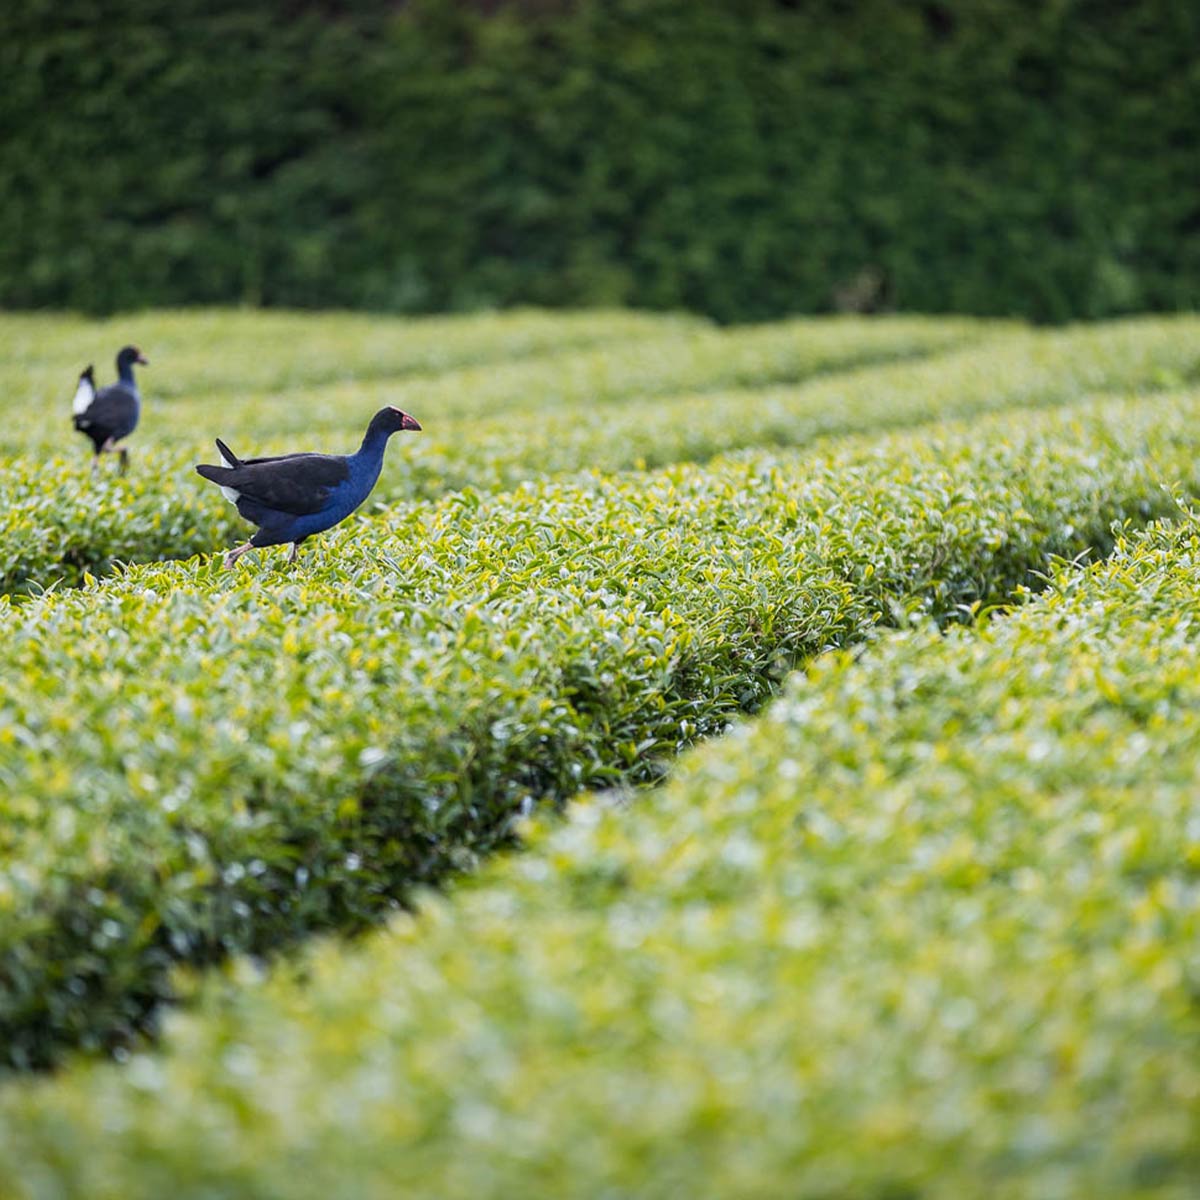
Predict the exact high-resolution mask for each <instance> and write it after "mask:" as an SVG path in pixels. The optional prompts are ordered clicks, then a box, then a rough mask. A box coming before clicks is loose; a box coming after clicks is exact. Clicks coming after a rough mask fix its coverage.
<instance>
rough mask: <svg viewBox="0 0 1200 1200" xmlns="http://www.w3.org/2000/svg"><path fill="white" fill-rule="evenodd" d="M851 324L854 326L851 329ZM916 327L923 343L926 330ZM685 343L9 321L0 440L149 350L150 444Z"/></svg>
mask: <svg viewBox="0 0 1200 1200" xmlns="http://www.w3.org/2000/svg"><path fill="white" fill-rule="evenodd" d="M833 324H834V322H830V323H829V325H830V326H832V325H833ZM901 324H903V322H897V326H898V327H899V326H900V325H901ZM853 325H854V322H850V321H848V322H846V327H847V328H850V327H852V326H853ZM926 325H927V327H928V328H929V330H930V333H929V336H930V337H931V338H934V337H936V336H937V334H936V332H935V331H934V330H933V327H932V324H931V323H929V322H927V323H926ZM909 327H910V328H911V329H913V330H914V331H915V330H916V329H917V328H918V323H917V322H915V321H914V322H913V323H912V324H911V325H910V326H909ZM859 328H860V329H863V328H864V326H863V325H862V324H861V323H860V325H859ZM961 328H963V329H964V330H965V329H966V328H967V323H966V322H963V323H962V324H961ZM688 335H696V336H699V337H700V338H701V339H704V338H705V337H708V338H713V337H717V336H719V334H718V331H717V330H715V329H713V328H712V327H711V326H710V325H709V324H708V322H706V321H702V320H699V319H696V318H692V317H685V316H680V315H678V314H674V313H672V314H668V315H658V316H653V315H650V314H646V313H633V312H628V311H615V310H614V311H606V310H593V311H589V312H580V313H550V312H544V311H538V310H532V309H530V310H516V311H510V312H504V313H480V314H473V315H471V316H452V317H424V318H413V317H409V318H405V319H400V318H395V317H383V316H363V315H358V314H351V313H321V314H320V315H319V316H318V315H314V314H309V313H296V312H254V311H251V310H248V309H242V310H238V309H199V310H188V311H169V310H168V311H153V312H141V313H136V314H132V315H127V316H122V317H117V318H113V319H112V320H107V321H98V320H86V319H84V318H82V317H76V316H71V315H66V314H61V313H54V314H44V313H37V314H33V313H0V340H2V341H3V345H4V348H5V353H4V357H3V360H2V361H0V411H3V412H6V413H9V414H11V415H13V416H16V417H19V420H13V421H11V422H9V423H8V427H7V428H5V429H4V430H3V432H2V433H0V446H3V447H5V448H12V449H14V450H16V449H20V448H21V447H23V446H26V445H29V444H30V443H31V441H33V440H34V439H35V437H36V435H37V434H38V433H42V434H44V435H45V437H46V439H48V440H49V441H50V443H51V444H53V443H55V442H61V441H62V439H63V436H64V435H63V417H64V414H66V415H67V417H68V418H69V414H70V401H71V397H72V396H73V395H74V391H75V380H76V377H77V376H78V374H79V372H80V370H82V369H83V367H84V365H85V364H87V363H89V362H91V363H94V364H95V366H96V373H97V374H96V377H97V381H98V382H99V383H100V384H101V385H103V384H105V383H108V382H111V381H112V379H113V378H114V372H115V367H114V365H113V360H114V359H115V357H116V353H117V350H118V349H119V348H120V347H121V346H123V345H125V344H127V343H130V342H132V343H134V344H136V345H139V346H141V347H142V349H143V350H144V351H145V352H146V354H147V356H148V357H149V359H150V362H151V365H150V366H149V367H147V368H146V369H145V370H142V371H139V373H138V378H139V385H140V387H141V389H142V391H143V393H144V396H145V399H146V401H147V404H148V405H149V406H150V407H149V408H148V409H147V412H146V418H147V424H146V425H145V426H143V427H142V428H141V429H139V431H138V433H137V437H138V439H139V440H140V439H142V438H143V437H145V436H146V434H147V433H151V432H153V430H154V429H155V428H156V425H157V422H158V421H160V420H161V418H162V417H163V416H164V415H166V413H168V412H171V411H175V406H176V405H177V404H181V403H184V402H187V401H193V400H194V401H197V404H196V406H195V407H194V408H189V409H186V410H185V411H186V412H187V413H188V414H189V416H190V417H191V418H192V419H195V420H200V419H208V420H211V419H213V415H214V413H221V414H225V413H227V412H229V411H230V410H232V412H233V413H237V411H238V410H239V409H240V407H241V404H242V402H243V401H244V399H245V398H246V397H248V396H258V395H262V394H264V393H266V394H274V393H287V392H294V391H297V390H301V389H316V388H334V387H337V386H339V385H340V386H341V387H345V388H352V387H355V386H360V387H361V386H369V385H372V384H374V385H379V386H392V385H395V384H396V383H397V382H398V381H399V380H402V379H404V378H406V377H408V376H418V377H421V378H425V379H429V378H435V377H436V376H438V375H441V374H445V373H449V372H452V371H455V370H464V369H466V368H471V367H475V368H479V369H480V370H481V371H486V370H487V369H488V368H493V367H497V366H502V367H504V368H506V369H519V364H520V363H521V362H522V361H523V360H526V359H531V358H538V357H544V356H547V355H564V354H568V353H569V352H571V351H582V350H586V349H589V348H591V349H597V348H600V347H609V348H612V349H615V350H619V351H620V352H623V353H626V354H628V353H631V352H632V350H633V347H635V346H636V345H638V344H639V343H641V342H643V341H650V340H655V339H661V340H670V339H673V338H686V337H687V336H688ZM884 336H886V335H884ZM864 340H867V339H864ZM865 352H867V353H869V351H865ZM162 400H169V401H171V402H172V403H171V406H170V408H166V407H164V408H159V407H158V402H159V401H162ZM152 418H153V420H154V422H155V424H153V425H152V424H150V421H151V419H152Z"/></svg>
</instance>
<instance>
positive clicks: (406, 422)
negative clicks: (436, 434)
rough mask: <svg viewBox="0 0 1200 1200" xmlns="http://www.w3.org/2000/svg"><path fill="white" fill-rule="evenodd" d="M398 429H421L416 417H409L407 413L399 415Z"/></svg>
mask: <svg viewBox="0 0 1200 1200" xmlns="http://www.w3.org/2000/svg"><path fill="white" fill-rule="evenodd" d="M400 416H401V418H402V419H401V421H400V428H401V429H417V430H419V429H420V428H421V422H420V421H418V420H417V418H416V417H410V416H409V415H408V413H401V414H400Z"/></svg>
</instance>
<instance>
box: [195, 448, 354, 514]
mask: <svg viewBox="0 0 1200 1200" xmlns="http://www.w3.org/2000/svg"><path fill="white" fill-rule="evenodd" d="M196 470H197V471H199V472H200V474H201V475H203V476H204V478H205V479H211V480H212V481H213V482H214V483H216V484H218V485H220V486H221V487H227V488H232V489H233V490H234V491H235V492H238V493H239V494H240V496H241V497H244V498H245V499H247V500H251V501H253V502H254V503H256V504H259V505H261V506H262V507H263V508H270V509H273V510H274V511H275V512H281V513H291V514H292V515H293V516H297V517H303V516H307V515H308V514H310V513H316V512H320V511H321V509H323V508H324V507H325V505H326V504H327V503H328V501H329V497H330V495H331V494H332V492H333V491H334V489H335V488H337V486H338V485H339V484H342V483H345V482H346V480H347V479H349V478H350V467H349V465H348V464H347V462H346V460H345V458H344V457H342V456H341V455H338V454H288V455H284V456H281V457H278V458H260V459H247V460H244V461H243V462H242V463H241V464H240V465H238V466H236V467H210V466H207V465H202V466H198V467H197V468H196Z"/></svg>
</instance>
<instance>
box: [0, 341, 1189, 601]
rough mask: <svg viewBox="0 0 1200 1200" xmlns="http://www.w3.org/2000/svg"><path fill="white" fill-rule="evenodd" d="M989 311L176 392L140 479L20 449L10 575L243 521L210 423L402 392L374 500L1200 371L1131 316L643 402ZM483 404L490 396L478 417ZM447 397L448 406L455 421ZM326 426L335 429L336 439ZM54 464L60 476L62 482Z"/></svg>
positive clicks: (359, 404)
mask: <svg viewBox="0 0 1200 1200" xmlns="http://www.w3.org/2000/svg"><path fill="white" fill-rule="evenodd" d="M910 327H911V328H910ZM978 328H983V327H976V326H971V325H967V326H959V325H956V324H954V323H949V324H944V323H937V324H936V325H930V324H928V323H927V324H926V325H925V326H922V325H920V324H919V323H917V324H915V325H914V323H912V322H894V323H891V324H890V325H889V324H881V325H871V324H869V323H864V322H816V323H807V324H796V325H793V326H790V327H788V328H787V329H784V328H783V327H780V329H778V330H775V329H763V330H761V331H742V332H740V333H738V334H727V335H722V336H723V337H725V338H727V339H728V341H727V342H719V343H715V344H714V346H713V347H712V352H711V353H709V354H707V355H706V356H700V357H697V355H696V345H697V339H695V338H692V339H690V341H685V340H684V339H673V341H668V340H666V339H664V340H662V341H658V342H645V343H640V344H639V345H638V346H636V347H634V348H633V349H632V350H631V351H629V352H628V353H625V352H622V353H620V354H618V353H616V352H614V351H612V350H608V351H601V352H588V353H586V354H572V355H568V356H565V357H562V358H546V359H542V360H537V361H533V362H529V363H520V364H514V365H513V366H511V367H493V368H491V369H490V370H488V371H486V372H484V371H480V372H478V373H477V374H472V375H471V376H470V378H468V377H466V376H465V375H464V373H462V372H452V373H450V374H447V375H444V376H442V377H440V378H438V379H419V380H412V381H409V382H407V383H404V382H399V383H389V384H388V385H387V386H386V387H380V386H377V385H354V386H347V387H339V388H336V389H324V390H322V391H316V392H309V393H303V394H290V395H289V394H287V393H285V394H283V395H280V396H277V397H266V398H260V399H258V400H251V401H248V402H246V403H244V404H241V405H239V406H238V408H237V409H236V410H233V409H227V410H224V411H223V412H222V413H220V414H217V413H214V412H211V411H208V410H207V409H206V408H204V407H203V406H201V405H200V404H186V405H185V404H183V403H182V402H175V403H173V404H171V405H169V406H166V405H164V406H162V408H161V409H160V410H159V411H157V412H154V413H151V414H149V415H148V416H147V423H149V422H150V421H151V420H153V421H154V422H155V423H156V424H155V426H154V428H155V429H156V433H155V437H156V438H157V439H161V438H167V437H169V438H171V439H178V440H179V441H180V442H181V443H184V444H185V445H186V449H183V448H180V447H176V448H175V449H173V450H169V451H166V450H165V451H163V452H162V453H161V454H160V453H157V452H155V451H153V450H151V451H146V452H141V453H140V455H139V458H138V460H137V462H136V463H135V469H134V472H133V473H132V474H131V475H130V476H129V477H128V479H127V480H119V479H114V478H112V477H111V476H109V475H105V476H104V477H103V479H102V480H101V482H100V483H99V485H97V483H96V482H94V481H93V480H91V479H90V478H89V477H88V476H87V468H86V466H85V462H86V455H85V454H84V452H83V448H82V447H81V448H80V451H79V454H78V455H76V456H75V457H74V458H64V457H62V456H59V455H56V456H54V457H51V458H49V459H42V458H34V457H33V456H29V457H27V458H21V459H18V460H16V461H15V462H13V463H11V464H10V465H9V470H8V472H7V473H6V475H5V476H4V477H3V478H0V590H5V591H10V592H13V591H30V590H37V589H38V588H39V587H44V586H47V585H48V584H50V583H52V582H54V581H55V580H60V581H62V582H63V583H66V584H75V583H78V582H80V581H81V580H82V578H83V576H84V573H85V572H91V573H93V574H99V573H102V572H106V571H108V570H110V569H111V565H112V563H113V561H114V560H123V561H128V560H142V561H144V560H153V559H159V558H171V557H184V556H186V555H188V554H193V553H198V552H201V551H204V550H213V549H217V548H219V547H221V546H223V545H227V544H230V543H231V542H232V541H233V540H234V539H235V538H238V537H239V536H240V534H241V532H242V531H243V530H244V529H246V526H245V524H244V523H243V522H242V521H241V520H240V519H239V518H238V517H237V514H236V513H235V512H234V510H233V509H232V508H231V507H230V506H229V505H228V504H226V502H225V501H224V500H223V499H222V498H221V496H220V495H219V493H218V492H217V491H216V489H214V488H212V487H209V486H206V485H204V484H203V483H202V482H201V481H200V480H198V479H196V478H195V476H194V475H193V473H192V470H191V467H192V464H193V463H194V462H195V461H197V460H198V459H199V460H204V459H207V458H211V456H212V449H211V447H210V446H209V445H208V444H207V442H206V441H204V442H197V441H196V438H197V430H198V428H201V427H203V425H204V424H207V426H208V427H209V428H210V429H211V430H212V431H213V432H214V433H215V432H220V434H221V435H222V436H223V437H225V438H226V439H227V440H228V441H230V442H231V443H232V444H233V446H234V449H235V450H237V451H238V452H240V453H243V454H250V453H252V452H260V451H261V452H278V451H286V450H289V449H295V448H296V446H297V445H312V444H314V442H316V444H318V445H321V444H325V445H328V444H329V443H331V442H332V443H333V445H332V446H331V447H330V448H335V449H336V448H339V445H340V446H343V447H344V448H346V449H350V448H351V446H352V444H353V442H354V438H355V432H356V431H357V429H358V428H359V425H360V423H362V424H365V422H366V420H367V418H368V416H369V415H370V413H371V412H372V411H374V409H375V408H376V407H378V406H379V405H380V404H382V403H388V402H394V403H398V404H401V405H402V406H403V407H405V408H407V409H409V410H410V411H412V412H414V413H416V414H417V415H418V416H419V417H420V418H421V419H422V420H423V422H424V424H425V430H424V432H423V433H422V434H420V435H418V436H415V437H405V438H404V439H403V440H402V441H401V442H399V443H397V444H396V445H395V446H393V447H392V449H391V451H390V453H389V458H388V463H387V466H386V468H385V473H384V477H383V479H382V481H381V483H380V485H379V489H378V491H377V493H376V496H375V498H374V500H373V503H374V504H375V505H379V504H383V503H387V502H389V501H390V500H394V499H397V498H400V497H414V496H420V497H428V498H433V497H436V496H439V495H441V494H443V493H444V492H446V491H448V490H454V489H458V488H464V487H474V488H476V489H477V490H478V489H482V490H502V489H507V488H512V487H514V486H516V485H517V484H518V483H520V482H522V481H524V480H528V479H531V478H535V477H538V476H541V475H545V474H554V473H569V472H573V471H578V470H581V469H585V468H594V469H603V470H620V469H627V468H635V467H646V466H656V465H662V464H665V463H669V462H673V461H685V460H704V459H707V458H710V457H711V456H712V455H714V454H717V453H720V452H722V451H725V450H729V449H732V448H737V447H747V446H750V447H753V446H765V445H800V444H804V443H806V442H810V441H812V440H813V439H815V438H817V437H819V436H821V435H823V434H836V433H846V432H855V431H867V430H870V429H874V428H884V427H887V426H890V425H903V424H912V423H917V422H920V421H923V420H929V419H932V418H936V417H939V416H948V415H949V416H953V415H967V414H971V413H975V412H982V411H989V410H993V409H997V408H1004V407H1010V406H1036V405H1047V404H1056V403H1065V402H1068V401H1071V400H1075V399H1078V398H1080V397H1081V396H1082V395H1084V394H1085V393H1086V392H1087V391H1093V390H1098V389H1104V388H1145V389H1154V388H1161V387H1164V386H1177V385H1179V384H1180V383H1183V382H1186V381H1187V380H1189V379H1191V378H1193V377H1195V376H1196V374H1197V372H1198V365H1200V350H1198V349H1197V347H1200V336H1198V335H1197V328H1198V326H1197V322H1196V321H1195V319H1191V318H1189V319H1177V320H1156V321H1129V322H1119V323H1114V324H1111V325H1108V326H1100V327H1084V328H1078V329H1071V330H1067V331H1061V332H1053V333H1028V332H1014V333H1011V334H1007V335H1003V336H1001V335H999V334H993V335H992V336H991V337H990V338H989V339H988V340H986V341H984V342H983V343H982V344H979V345H973V346H971V345H969V346H966V347H963V348H961V349H957V350H949V351H948V352H947V353H945V354H943V355H940V356H937V357H933V358H929V359H927V360H925V359H922V360H921V361H918V362H902V363H892V364H889V365H887V366H879V367H873V368H863V369H861V370H858V371H855V372H846V373H839V374H833V375H829V376H827V377H823V378H818V379H814V380H810V381H808V382H806V383H800V384H797V385H795V386H791V387H776V388H770V389H767V388H762V387H760V388H757V389H755V390H734V391H729V390H725V388H724V386H722V387H718V388H716V389H715V390H712V391H709V392H707V393H704V394H697V393H696V392H695V391H692V392H685V393H683V394H680V395H676V396H669V395H667V396H664V397H663V398H660V399H656V400H654V401H653V402H646V397H647V395H648V394H649V393H652V392H654V391H655V389H658V390H662V389H669V388H670V387H674V386H676V385H678V384H680V383H682V382H685V381H686V379H688V378H690V379H691V380H692V381H693V383H695V382H696V381H697V380H699V379H701V378H703V374H702V372H703V371H707V372H708V373H709V378H711V379H725V380H727V381H728V380H730V379H732V378H742V379H745V378H749V377H752V376H753V375H754V373H755V372H757V373H758V378H759V381H760V382H765V381H766V380H767V379H769V378H772V377H774V375H775V374H778V373H786V372H788V371H790V372H794V373H798V374H805V373H806V372H807V371H808V370H813V369H819V368H818V367H817V366H816V364H817V363H818V362H819V361H826V362H828V361H829V358H828V357H827V356H830V355H834V354H842V355H843V361H845V362H849V361H850V360H851V357H852V355H853V354H854V353H861V354H870V353H872V352H878V353H881V354H883V353H887V354H892V355H895V356H906V355H907V356H912V355H916V354H920V353H921V351H922V348H924V349H925V350H928V349H929V348H930V347H931V346H934V345H937V344H939V343H938V341H937V338H938V337H940V338H941V339H942V343H941V344H945V345H951V346H952V345H953V344H954V343H955V342H956V341H961V340H963V339H964V338H966V337H967V336H969V335H970V331H971V330H972V329H976V330H977V329H978ZM839 330H841V331H843V332H839ZM889 330H890V331H891V332H888V331H889ZM936 331H940V332H938V333H937V334H936V336H935V332H936ZM976 336H979V335H978V332H977V333H976ZM738 338H742V339H745V340H744V341H739V340H738ZM875 338H878V341H876V340H874V339H875ZM859 339H865V341H864V343H863V345H864V348H863V349H862V350H861V351H855V349H854V347H855V346H856V345H857V344H858V341H859ZM739 345H740V346H742V347H743V353H742V356H741V357H739V356H738V355H735V354H728V355H725V357H724V358H723V357H722V354H723V353H724V351H722V350H721V347H722V346H725V347H726V348H727V349H729V350H732V348H733V347H735V346H739ZM805 347H807V349H805ZM652 348H653V350H654V352H655V353H656V354H657V355H658V358H657V360H655V359H654V358H653V357H651V349H652ZM718 351H721V352H720V353H718ZM823 356H826V357H823ZM805 362H807V363H808V366H807V367H805V366H804V363H805ZM755 363H757V364H758V365H757V366H755V365H754V364H755ZM655 371H658V372H659V373H658V374H657V375H656V374H655V373H654V372H655ZM630 372H632V379H631V378H630ZM606 379H607V383H606ZM589 396H591V397H593V401H592V402H589V401H588V399H587V398H588V397H589ZM469 405H474V406H475V407H476V411H475V412H474V413H472V414H471V415H467V416H462V415H461V414H462V412H463V410H464V407H466V406H469ZM439 411H445V412H446V414H447V416H446V419H445V420H442V419H440V418H439V417H438V415H437V414H438V412H439ZM456 413H457V414H459V415H457V416H456V415H455V414H456ZM431 414H432V415H431ZM335 422H336V427H337V429H338V432H337V433H336V434H335V433H334V432H333V429H334V428H335ZM314 427H315V428H316V429H319V430H320V431H321V432H320V437H319V438H317V437H316V435H315V432H314ZM268 431H272V432H271V433H270V434H268ZM48 477H49V478H51V479H53V480H54V481H55V486H54V487H53V488H52V489H48V488H47V478H48Z"/></svg>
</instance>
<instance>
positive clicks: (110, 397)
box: [71, 346, 150, 475]
mask: <svg viewBox="0 0 1200 1200" xmlns="http://www.w3.org/2000/svg"><path fill="white" fill-rule="evenodd" d="M134 363H141V364H142V365H143V366H149V365H150V362H149V360H148V359H147V358H145V357H143V355H142V352H141V351H140V350H139V349H138V348H137V347H136V346H126V347H124V349H122V350H121V352H120V353H119V354H118V355H117V382H116V383H114V384H111V385H110V386H109V387H106V388H101V389H100V390H99V391H96V377H95V375H94V373H93V371H92V368H91V365H90V364H89V365H88V367H87V368H86V370H84V371H83V373H82V374H81V375H80V376H79V384H78V386H77V387H76V389H75V399H74V400H73V401H72V402H71V412H72V417H73V419H74V421H75V428H76V429H78V430H79V432H80V433H84V434H87V436H88V437H90V438H91V439H92V445H93V446H95V448H96V457H95V458H93V459H92V470H93V471H95V470H96V468H97V467H98V466H99V463H100V455H102V454H103V453H104V452H105V451H107V450H115V451H116V452H117V454H119V455H120V460H121V474H122V475H124V474H125V471H126V469H127V468H128V466H129V451H128V450H126V449H125V447H124V446H118V445H117V443H118V442H119V441H120V440H121V439H122V438H127V437H128V436H129V435H130V434H131V433H132V432H133V431H134V430H135V429H136V428H137V423H138V417H139V416H140V415H141V411H142V397H141V394H140V393H139V392H138V387H137V383H136V382H135V381H134V378H133V364H134Z"/></svg>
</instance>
